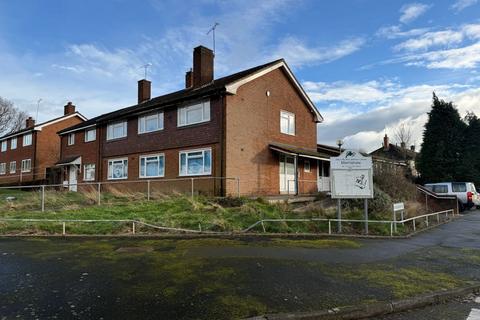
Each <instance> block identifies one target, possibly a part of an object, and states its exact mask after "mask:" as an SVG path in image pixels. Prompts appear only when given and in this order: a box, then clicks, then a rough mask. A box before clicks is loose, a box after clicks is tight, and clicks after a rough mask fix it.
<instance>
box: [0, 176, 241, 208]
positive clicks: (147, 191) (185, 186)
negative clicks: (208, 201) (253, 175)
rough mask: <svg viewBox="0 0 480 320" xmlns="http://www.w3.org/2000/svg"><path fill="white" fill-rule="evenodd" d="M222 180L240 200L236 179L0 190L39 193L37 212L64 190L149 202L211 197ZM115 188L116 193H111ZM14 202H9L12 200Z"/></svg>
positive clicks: (202, 178)
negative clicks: (173, 196) (162, 197)
mask: <svg viewBox="0 0 480 320" xmlns="http://www.w3.org/2000/svg"><path fill="white" fill-rule="evenodd" d="M221 180H223V181H224V182H225V183H224V184H223V188H224V189H225V190H226V189H227V188H226V187H227V184H228V183H231V184H233V185H232V186H231V188H229V190H233V192H231V193H230V194H229V195H233V196H237V197H240V179H239V178H236V177H185V178H174V179H142V180H131V181H127V180H121V181H120V180H119V181H106V182H81V183H63V184H48V185H47V184H43V185H18V186H5V187H0V191H2V190H18V191H32V192H37V193H38V198H39V204H38V206H39V209H40V211H42V212H44V211H45V210H46V206H47V205H48V203H47V197H46V195H47V194H48V192H49V191H50V190H53V191H55V194H56V195H57V194H58V195H60V194H62V193H63V192H65V191H75V192H78V193H80V194H82V193H86V192H90V193H92V192H93V193H95V194H96V197H95V203H96V204H97V205H100V204H102V195H104V194H108V193H112V191H116V193H122V192H123V193H125V194H128V193H129V192H137V193H141V194H143V195H144V197H145V199H146V200H151V199H152V196H153V195H154V194H155V193H156V192H158V193H162V194H168V193H175V192H177V193H181V194H187V195H190V196H191V197H192V198H193V197H194V196H195V195H196V194H202V193H204V194H210V193H212V195H214V196H216V195H218V193H217V191H218V190H219V189H220V186H219V185H218V183H217V181H221ZM114 189H115V190H114ZM1 196H2V197H4V198H7V197H8V192H4V193H3V194H2V195H1ZM15 200H16V199H11V201H15Z"/></svg>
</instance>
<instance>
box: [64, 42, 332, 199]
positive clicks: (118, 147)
mask: <svg viewBox="0 0 480 320" xmlns="http://www.w3.org/2000/svg"><path fill="white" fill-rule="evenodd" d="M213 59H214V55H213V52H212V51H211V50H210V49H208V48H205V47H203V46H199V47H197V48H195V49H194V51H193V69H191V70H190V71H188V72H187V73H186V76H185V89H183V90H180V91H177V92H173V93H170V94H166V95H162V96H159V97H155V98H151V97H150V91H151V88H150V85H151V84H150V82H149V81H147V80H145V79H143V80H140V81H139V82H138V104H136V105H133V106H130V107H127V108H123V109H120V110H117V111H114V112H110V113H107V114H103V115H100V116H98V117H95V118H92V119H90V120H88V121H85V122H83V123H81V124H78V125H75V126H72V127H70V128H66V129H64V130H61V131H60V132H59V135H60V136H61V160H60V161H59V162H58V165H60V166H63V167H64V179H65V181H66V182H67V183H69V184H70V185H71V186H75V184H77V183H81V182H105V181H133V180H135V181H139V180H140V181H141V180H151V181H154V182H156V183H158V185H160V184H161V182H160V181H164V182H165V183H164V186H168V188H170V189H175V188H177V187H178V188H179V189H181V188H187V186H188V185H189V184H185V185H183V186H181V181H183V180H187V179H190V178H192V177H195V178H204V179H203V180H202V181H203V182H202V183H201V187H199V188H200V189H199V191H200V192H206V193H207V192H214V193H215V194H217V195H225V194H234V193H236V192H237V183H236V182H235V181H230V180H227V181H226V180H224V179H220V178H224V177H229V178H230V177H235V178H239V181H240V192H241V194H244V195H250V194H281V193H297V192H301V193H305V192H316V191H317V190H318V189H317V181H318V169H317V168H318V163H319V161H323V160H322V159H325V156H324V155H322V154H320V153H318V152H317V150H316V148H317V124H318V123H319V122H321V121H322V120H323V119H322V116H321V115H320V113H319V112H318V110H317V109H316V107H315V106H314V104H313V103H312V101H311V100H310V99H309V97H308V96H307V94H306V93H305V91H304V90H303V88H302V87H301V85H300V84H299V82H298V81H297V79H296V78H295V76H294V75H293V73H292V71H291V70H290V68H289V67H288V65H287V64H286V62H285V61H284V60H283V59H280V60H276V61H272V62H269V63H267V64H264V65H260V66H257V67H254V68H251V69H248V70H244V71H241V72H238V73H235V74H232V75H229V76H226V77H222V78H219V79H214V70H213V66H214V63H213ZM168 181H170V182H168ZM198 181H200V180H198ZM196 183H197V182H196ZM72 189H75V187H73V188H72ZM187 190H188V189H187Z"/></svg>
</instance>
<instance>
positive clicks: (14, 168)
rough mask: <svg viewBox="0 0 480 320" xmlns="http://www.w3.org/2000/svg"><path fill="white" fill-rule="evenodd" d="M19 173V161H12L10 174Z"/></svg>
mask: <svg viewBox="0 0 480 320" xmlns="http://www.w3.org/2000/svg"><path fill="white" fill-rule="evenodd" d="M16 172H17V161H11V162H10V173H16Z"/></svg>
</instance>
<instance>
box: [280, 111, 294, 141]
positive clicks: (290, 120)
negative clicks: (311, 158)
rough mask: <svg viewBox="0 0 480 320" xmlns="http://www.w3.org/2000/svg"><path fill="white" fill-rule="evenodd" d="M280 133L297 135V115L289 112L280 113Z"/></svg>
mask: <svg viewBox="0 0 480 320" xmlns="http://www.w3.org/2000/svg"><path fill="white" fill-rule="evenodd" d="M280 132H281V133H285V134H289V135H292V136H294V135H295V114H293V113H291V112H288V111H283V110H282V111H280Z"/></svg>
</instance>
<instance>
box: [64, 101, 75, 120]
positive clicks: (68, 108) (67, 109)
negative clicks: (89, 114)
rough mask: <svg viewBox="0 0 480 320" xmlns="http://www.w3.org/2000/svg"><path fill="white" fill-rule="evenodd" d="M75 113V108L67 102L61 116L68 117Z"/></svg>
mask: <svg viewBox="0 0 480 320" xmlns="http://www.w3.org/2000/svg"><path fill="white" fill-rule="evenodd" d="M74 113H75V106H74V105H73V104H72V103H71V102H70V101H69V102H68V103H67V105H66V106H64V107H63V114H64V115H65V116H66V115H69V114H74Z"/></svg>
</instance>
